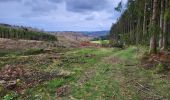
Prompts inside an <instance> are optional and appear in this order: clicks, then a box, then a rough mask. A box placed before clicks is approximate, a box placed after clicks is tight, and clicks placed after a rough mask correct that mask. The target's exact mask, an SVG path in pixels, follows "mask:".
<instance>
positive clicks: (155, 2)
mask: <svg viewBox="0 0 170 100" xmlns="http://www.w3.org/2000/svg"><path fill="white" fill-rule="evenodd" d="M157 10H158V0H153V13H152V21H151V25H152V27H156V24H157V18H156V17H157ZM156 35H157V33H156V31H155V29H154V30H152V36H151V39H150V53H153V54H156V53H157V43H156V42H157V39H156Z"/></svg>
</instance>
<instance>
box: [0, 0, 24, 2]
mask: <svg viewBox="0 0 170 100" xmlns="http://www.w3.org/2000/svg"><path fill="white" fill-rule="evenodd" d="M20 1H21V0H0V2H20Z"/></svg>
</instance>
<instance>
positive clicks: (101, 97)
mask: <svg viewBox="0 0 170 100" xmlns="http://www.w3.org/2000/svg"><path fill="white" fill-rule="evenodd" d="M143 52H144V50H141V51H139V52H138V53H137V52H136V48H135V47H130V48H127V49H125V50H120V49H113V48H82V49H74V50H70V51H67V52H66V53H64V55H62V56H61V57H60V58H59V59H57V60H56V59H53V61H50V62H49V64H48V65H47V66H46V67H43V70H45V71H53V70H60V71H61V73H62V74H66V75H65V76H66V77H56V78H54V79H53V80H50V81H46V82H44V83H42V84H39V85H37V86H35V87H32V88H28V89H26V91H24V93H23V94H22V95H21V96H20V95H19V96H18V97H17V99H19V100H23V99H26V100H56V97H57V100H168V98H170V92H169V90H170V81H169V80H167V79H164V78H161V76H162V75H161V74H155V73H154V71H153V70H145V69H143V68H141V67H140V65H139V61H140V60H139V58H140V55H142V53H143Z"/></svg>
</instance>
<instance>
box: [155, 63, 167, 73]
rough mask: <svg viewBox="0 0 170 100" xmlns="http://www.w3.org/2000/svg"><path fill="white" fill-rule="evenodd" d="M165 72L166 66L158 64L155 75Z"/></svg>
mask: <svg viewBox="0 0 170 100" xmlns="http://www.w3.org/2000/svg"><path fill="white" fill-rule="evenodd" d="M167 70H168V66H166V65H165V64H162V63H159V64H158V65H157V66H156V69H155V72H156V73H163V72H165V71H167Z"/></svg>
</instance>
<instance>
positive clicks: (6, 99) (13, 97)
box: [3, 92, 18, 100]
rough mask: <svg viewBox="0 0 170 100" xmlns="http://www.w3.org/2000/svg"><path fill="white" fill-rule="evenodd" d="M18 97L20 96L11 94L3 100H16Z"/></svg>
mask: <svg viewBox="0 0 170 100" xmlns="http://www.w3.org/2000/svg"><path fill="white" fill-rule="evenodd" d="M17 97H18V95H17V94H16V93H15V92H11V93H8V94H6V95H5V96H4V97H3V100H15V99H16V98H17Z"/></svg>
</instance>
